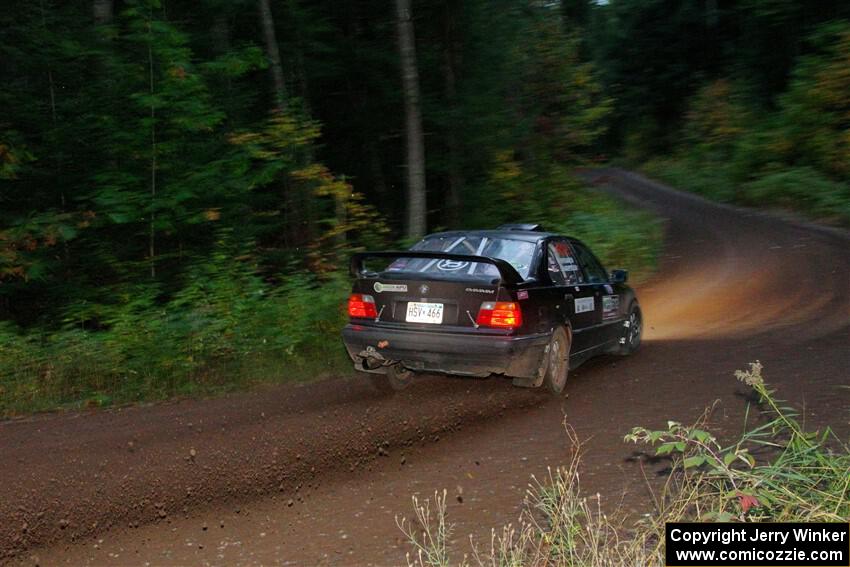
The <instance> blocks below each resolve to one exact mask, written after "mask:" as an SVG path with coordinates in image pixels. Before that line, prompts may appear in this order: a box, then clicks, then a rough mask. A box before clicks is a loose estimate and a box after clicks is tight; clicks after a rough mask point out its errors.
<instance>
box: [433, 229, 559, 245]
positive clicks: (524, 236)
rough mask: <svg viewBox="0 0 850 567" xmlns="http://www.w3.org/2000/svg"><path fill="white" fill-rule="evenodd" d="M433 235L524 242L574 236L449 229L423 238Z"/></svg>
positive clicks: (525, 231) (539, 232)
mask: <svg viewBox="0 0 850 567" xmlns="http://www.w3.org/2000/svg"><path fill="white" fill-rule="evenodd" d="M435 236H442V237H448V238H451V237H453V236H454V237H458V236H484V237H487V238H509V239H512V240H524V241H526V242H538V241H540V240H543V239H544V238H550V237H553V236H556V237H560V238H569V239H570V240H575V239H574V238H570V237H569V236H564V235H562V234H557V233H554V232H541V231H537V230H498V229H496V230H449V231H446V232H435V233H433V234H428V235H426V236H425V238H432V237H435Z"/></svg>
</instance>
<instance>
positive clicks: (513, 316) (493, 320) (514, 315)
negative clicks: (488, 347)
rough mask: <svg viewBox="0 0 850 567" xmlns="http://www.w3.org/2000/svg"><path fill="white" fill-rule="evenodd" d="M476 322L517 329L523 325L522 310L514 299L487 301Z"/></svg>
mask: <svg viewBox="0 0 850 567" xmlns="http://www.w3.org/2000/svg"><path fill="white" fill-rule="evenodd" d="M475 323H476V324H477V325H479V326H482V327H500V328H503V329H515V328H517V327H519V326H520V325H522V310H521V309H520V308H519V303H514V302H513V301H485V302H484V303H482V304H481V309H480V310H479V311H478V319H477V320H476V321H475Z"/></svg>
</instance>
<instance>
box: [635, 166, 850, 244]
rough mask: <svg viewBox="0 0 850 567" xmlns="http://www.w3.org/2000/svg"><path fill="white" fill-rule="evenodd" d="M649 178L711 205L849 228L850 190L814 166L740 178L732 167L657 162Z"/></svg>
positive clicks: (643, 167)
mask: <svg viewBox="0 0 850 567" xmlns="http://www.w3.org/2000/svg"><path fill="white" fill-rule="evenodd" d="M641 169H642V170H643V171H644V172H645V173H646V174H647V175H649V176H651V177H654V178H656V179H660V180H661V181H664V182H665V183H668V184H670V185H672V186H673V187H676V188H678V189H683V190H685V191H690V192H692V193H696V194H698V195H701V196H703V197H705V198H707V199H710V200H713V201H719V202H722V203H734V204H739V205H744V206H748V207H757V208H765V209H780V210H784V211H790V212H794V213H798V214H802V215H804V216H806V217H808V218H810V219H812V220H815V221H818V222H822V223H824V224H830V225H835V226H843V227H850V185H848V184H846V183H841V182H839V181H836V180H834V179H831V178H829V177H827V176H825V175H824V174H823V173H821V172H819V171H818V170H816V169H813V168H811V167H786V168H782V169H777V170H775V171H769V172H763V173H759V174H758V175H756V176H754V177H752V178H746V179H741V178H740V174H739V173H737V172H736V170H735V169H736V168H735V167H734V165H733V164H730V163H725V164H724V163H716V162H710V163H701V162H698V161H695V160H690V159H687V158H674V157H671V158H655V159H652V160H650V161H648V162H646V163H645V164H643V166H642V167H641Z"/></svg>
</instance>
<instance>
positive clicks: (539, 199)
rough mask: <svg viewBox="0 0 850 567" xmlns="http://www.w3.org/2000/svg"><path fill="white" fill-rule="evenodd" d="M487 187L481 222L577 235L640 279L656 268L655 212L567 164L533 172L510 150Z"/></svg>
mask: <svg viewBox="0 0 850 567" xmlns="http://www.w3.org/2000/svg"><path fill="white" fill-rule="evenodd" d="M485 190H486V194H485V193H484V191H482V201H481V206H480V215H481V216H480V217H479V218H477V219H475V218H474V219H471V220H472V224H473V225H475V226H482V227H487V226H493V225H494V224H499V223H502V222H515V221H516V219H518V218H521V219H523V220H527V221H528V222H539V223H541V224H543V226H545V227H546V228H547V230H552V231H555V232H561V233H563V234H569V235H570V236H574V237H576V238H578V239H580V240H582V241H583V242H585V243H586V244H587V245H588V246H590V247H591V248H592V249H593V251H594V252H595V253H596V254H597V255H598V256H599V258H600V260H602V262H603V263H604V264H605V265H606V267H608V268H609V269H611V268H627V269H629V270H631V272H632V274H633V275H634V276H635V277H636V279H637V280H638V281H640V280H641V279H642V278H646V277H648V276H649V275H650V274H651V273H652V270H653V268H654V267H655V262H656V254H657V253H658V250H660V248H661V242H662V237H663V227H662V226H661V224H660V222H659V221H658V219H656V218H655V217H653V216H652V215H650V214H648V213H645V212H642V211H635V210H632V209H629V208H628V207H627V206H626V205H624V204H623V203H622V202H620V201H617V200H615V199H613V198H610V197H607V196H605V195H601V194H599V193H598V192H594V191H592V190H591V189H588V188H587V187H585V186H583V185H582V184H581V183H580V182H579V180H578V179H577V178H576V177H575V176H574V175H573V173H572V172H571V171H570V170H569V169H567V168H565V167H562V166H551V167H549V168H546V169H543V170H542V171H536V172H533V173H532V172H528V171H526V170H525V169H524V168H523V167H522V166H521V164H520V163H519V162H517V161H515V160H512V159H511V158H510V156H509V155H508V154H507V153H504V154H502V155H500V156H499V157H498V159H497V165H496V167H495V168H494V170H493V177H492V179H491V180H490V182H489V183H487V185H486V189H485ZM485 195H486V196H485Z"/></svg>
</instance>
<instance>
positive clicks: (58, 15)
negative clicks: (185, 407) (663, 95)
mask: <svg viewBox="0 0 850 567" xmlns="http://www.w3.org/2000/svg"><path fill="white" fill-rule="evenodd" d="M113 7H114V9H115V12H114V16H112V17H110V18H108V19H107V20H105V21H99V22H95V21H94V20H93V17H92V12H91V4H90V3H88V4H87V3H80V2H70V3H68V2H64V3H62V2H51V1H50V0H44V1H42V2H36V3H33V2H26V1H24V0H11V4H10V6H9V7H8V9H7V10H4V11H2V12H0V59H2V60H3V65H2V66H0V107H2V108H3V109H4V115H3V118H2V119H0V340H2V344H0V413H3V414H9V413H14V412H20V411H29V410H34V409H47V408H51V407H56V406H60V405H65V404H79V403H84V402H88V403H92V404H95V405H104V404H108V403H121V402H125V401H133V400H141V399H151V398H163V397H168V396H172V395H187V394H202V393H213V392H217V391H221V390H227V389H230V388H234V387H238V386H240V385H246V384H249V383H253V382H255V381H276V380H281V379H286V378H290V377H292V376H293V375H301V374H309V373H310V372H311V371H312V372H313V373H314V374H315V373H318V374H321V373H322V372H324V371H331V370H339V369H341V368H344V367H346V366H347V363H346V359H345V356H344V353H343V351H342V349H341V348H338V346H339V344H338V341H337V335H338V330H339V327H340V325H341V324H342V321H343V319H342V314H341V312H340V310H339V303H340V301H341V300H342V299H343V298H344V297H345V292H346V289H345V288H346V281H345V278H344V277H342V276H341V275H340V268H341V267H342V266H344V265H345V262H344V260H345V258H346V257H347V256H348V255H349V254H350V253H351V252H352V251H354V250H360V249H364V248H382V247H386V246H388V244H389V243H390V242H392V241H393V240H394V239H396V238H397V235H398V234H399V232H400V231H399V228H400V227H399V224H400V223H399V221H398V219H399V218H402V216H403V215H402V214H401V213H402V212H403V211H404V209H405V203H404V197H403V196H404V191H401V190H400V189H399V188H400V187H402V185H403V179H404V168H403V167H402V165H403V164H404V162H405V157H404V144H402V143H399V140H400V136H399V132H400V131H401V129H402V128H403V121H404V118H403V114H404V113H403V111H402V104H401V98H402V97H401V94H400V85H399V82H400V81H399V74H398V72H399V69H398V60H397V54H396V52H395V50H393V49H387V46H388V45H392V43H393V41H394V38H395V29H394V21H393V16H392V10H391V7H388V5H387V4H386V2H379V1H377V0H366V1H365V2H356V3H349V4H346V5H345V6H344V7H342V8H341V7H340V4H339V3H338V2H333V1H330V0H319V1H317V2H313V3H306V2H298V1H296V0H291V1H287V2H278V3H273V6H272V12H273V16H274V22H273V25H274V27H275V28H276V31H277V37H278V43H279V48H280V54H281V65H282V67H283V74H284V81H285V82H286V89H285V90H286V92H287V94H288V100H287V101H286V105H285V109H284V110H280V109H278V108H277V105H276V104H275V105H272V104H271V103H272V102H273V101H274V99H275V94H274V92H273V89H272V88H271V85H270V82H269V81H268V79H267V77H266V73H267V71H268V69H267V67H268V65H269V63H268V57H267V54H266V53H265V50H264V41H263V40H262V38H263V34H262V30H261V28H260V26H259V23H258V21H257V17H256V14H255V10H254V9H253V5H250V4H245V3H232V2H230V3H229V2H222V1H221V0H202V1H201V2H200V4H199V3H198V2H186V1H184V0H175V1H170V2H167V3H165V2H162V1H161V0H127V1H124V2H115V3H113ZM575 8H576V10H573V11H572V12H571V13H573V12H574V13H575V14H577V15H576V16H575V18H576V19H575V22H580V23H581V25H582V26H585V25H590V24H589V19H588V17H587V16H588V14H589V12H588V10H580V9H578V7H575ZM414 11H415V13H416V16H417V17H416V22H415V26H416V38H417V46H416V47H417V59H418V62H419V63H418V66H419V74H420V79H421V85H422V93H421V94H422V110H423V120H424V125H425V130H426V132H427V133H428V135H427V136H426V145H427V148H426V155H427V156H428V160H427V171H426V174H427V179H428V186H429V193H430V194H431V198H430V202H432V203H438V206H437V207H435V208H434V210H433V211H432V212H431V213H430V218H429V220H430V221H431V224H432V225H436V224H438V223H439V224H442V223H443V222H446V223H448V224H452V225H463V226H473V225H478V226H486V227H492V226H493V225H494V224H497V223H499V222H501V221H503V220H508V219H509V220H516V219H517V218H518V217H517V215H518V214H522V215H527V217H526V218H528V219H529V220H540V219H543V220H547V224H549V225H550V226H552V227H553V228H556V229H558V228H563V229H564V230H565V231H566V232H570V233H573V234H576V235H578V236H580V237H583V238H585V239H587V240H588V242H589V243H590V244H591V245H593V246H594V247H596V248H597V249H599V250H601V251H602V252H603V256H604V257H605V258H606V260H609V261H610V262H613V263H615V264H616V265H624V266H628V267H630V268H633V269H634V268H638V267H646V266H649V265H650V264H651V262H652V257H651V256H652V247H653V246H656V245H657V244H658V242H659V239H658V230H657V227H655V226H654V225H652V223H651V222H650V221H649V220H648V217H645V216H643V215H637V214H633V213H627V212H625V210H624V209H623V208H622V207H620V206H619V205H616V204H615V203H614V202H613V201H609V200H607V199H602V198H601V197H600V198H598V197H597V196H595V195H593V194H592V193H589V192H587V191H585V190H584V189H581V188H580V187H579V186H578V185H577V184H576V182H575V180H573V179H572V178H571V176H570V175H569V174H568V173H567V170H568V168H569V167H572V166H574V165H576V164H578V163H581V162H583V161H585V160H586V159H587V158H588V157H589V156H590V155H592V154H594V153H597V152H598V151H599V148H600V144H601V141H602V139H603V137H604V135H605V133H606V131H607V127H608V122H609V118H610V116H611V112H612V110H611V109H612V104H613V100H612V97H611V95H610V92H609V91H608V90H606V89H605V88H604V86H603V83H602V81H601V77H600V71H599V67H598V66H597V65H596V64H595V63H594V62H592V61H591V60H590V58H589V54H588V53H587V49H586V47H587V45H588V43H587V41H586V33H585V30H584V29H582V28H581V27H578V26H576V25H575V22H574V21H573V20H572V19H570V18H566V19H564V18H561V17H560V15H561V14H560V11H559V10H558V8H557V6H555V5H552V4H551V3H550V4H546V3H539V2H520V3H517V2H515V1H513V0H469V1H465V2H456V1H455V0H439V1H438V2H415V5H414ZM511 160H516V163H515V164H511V163H509V162H510V161H511ZM510 167H516V168H517V171H518V176H517V178H516V179H515V180H513V181H511V180H510V179H507V178H503V177H504V175H503V173H504V172H503V171H502V170H503V169H505V168H510ZM491 184H492V186H491ZM511 184H513V185H511ZM529 188H530V190H531V192H529ZM450 197H451V198H450ZM514 201H516V202H520V203H521V204H522V206H521V207H519V208H513V202H514ZM482 203H484V204H485V205H484V206H481V204H482ZM444 219H445V220H444ZM626 227H629V228H628V229H627V228H626ZM635 227H638V228H637V229H635ZM282 367H285V368H286V369H287V370H286V372H285V373H284V372H281V370H280V369H281V368H282Z"/></svg>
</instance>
